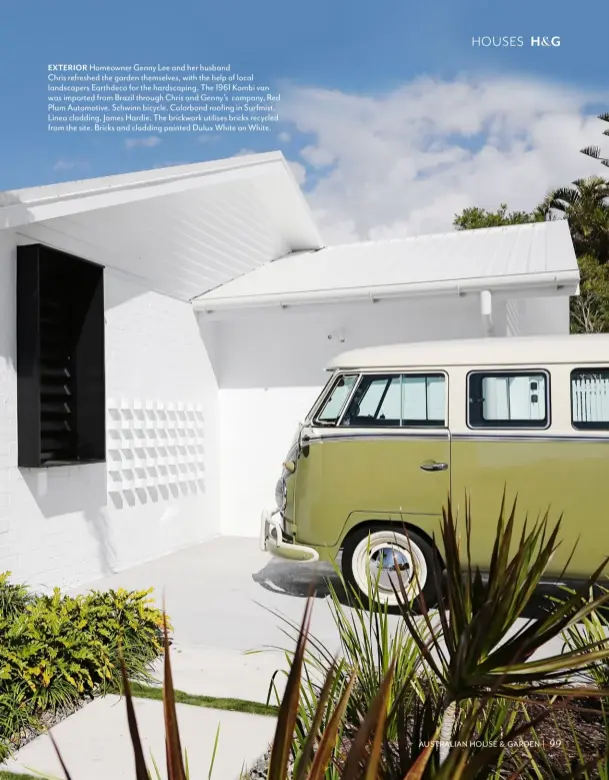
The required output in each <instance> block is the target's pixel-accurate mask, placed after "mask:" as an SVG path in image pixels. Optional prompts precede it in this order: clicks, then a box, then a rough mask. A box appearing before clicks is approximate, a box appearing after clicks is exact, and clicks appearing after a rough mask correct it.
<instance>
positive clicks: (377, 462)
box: [296, 373, 450, 548]
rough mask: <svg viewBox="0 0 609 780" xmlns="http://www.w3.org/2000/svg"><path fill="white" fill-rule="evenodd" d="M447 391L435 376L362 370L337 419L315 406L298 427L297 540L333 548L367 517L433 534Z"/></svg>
mask: <svg viewBox="0 0 609 780" xmlns="http://www.w3.org/2000/svg"><path fill="white" fill-rule="evenodd" d="M339 381H340V380H339ZM447 389H448V382H447V377H446V375H445V374H442V373H429V374H427V373H425V374H423V373H400V374H394V373H391V374H364V375H362V376H361V377H360V378H359V380H358V382H357V385H356V386H355V388H354V390H353V392H352V394H351V398H350V400H349V402H348V404H347V405H346V408H345V409H344V410H343V411H342V412H341V414H340V416H338V417H336V418H334V419H332V420H331V421H330V420H328V418H327V416H326V418H325V420H324V410H323V409H322V410H321V412H320V414H319V415H318V417H317V419H316V420H314V421H312V424H311V427H310V428H309V429H308V430H307V429H305V430H304V431H303V434H304V435H305V437H308V438H307V440H306V441H304V442H302V444H304V445H305V446H304V451H303V457H301V458H300V459H299V463H298V469H297V473H296V477H297V486H296V488H297V489H296V493H297V497H298V503H297V511H296V525H297V528H298V537H299V539H301V540H302V541H303V542H304V543H310V544H313V545H323V546H326V547H330V548H333V547H336V546H337V545H338V544H339V542H340V540H341V539H343V538H344V536H345V535H346V533H347V532H348V531H349V530H351V529H352V528H354V527H355V526H358V525H361V524H363V523H367V522H371V521H389V522H396V523H410V524H412V525H415V526H417V527H418V528H421V529H422V530H424V531H425V532H426V533H428V534H429V535H431V534H432V533H434V532H437V530H438V527H439V526H438V519H439V518H440V517H441V515H442V506H443V505H444V504H445V503H446V500H447V497H448V495H449V491H450V434H449V430H448V416H447V396H448V393H447Z"/></svg>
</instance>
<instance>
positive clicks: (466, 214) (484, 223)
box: [453, 203, 545, 230]
mask: <svg viewBox="0 0 609 780" xmlns="http://www.w3.org/2000/svg"><path fill="white" fill-rule="evenodd" d="M544 220H545V215H544V214H543V213H542V212H541V211H539V212H537V211H535V212H528V211H510V212H509V213H508V207H507V204H506V203H502V204H501V206H499V208H498V209H497V211H487V210H486V209H480V208H478V207H477V206H473V207H472V208H468V209H464V210H463V211H462V213H461V214H457V215H456V216H455V219H454V221H453V225H454V227H456V228H457V229H458V230H477V229H479V228H489V227H502V226H503V225H525V224H528V223H530V222H543V221H544Z"/></svg>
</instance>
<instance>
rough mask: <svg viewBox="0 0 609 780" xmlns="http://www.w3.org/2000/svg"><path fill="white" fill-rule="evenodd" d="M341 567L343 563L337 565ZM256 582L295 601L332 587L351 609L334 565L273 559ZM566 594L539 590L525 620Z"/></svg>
mask: <svg viewBox="0 0 609 780" xmlns="http://www.w3.org/2000/svg"><path fill="white" fill-rule="evenodd" d="M338 564H339V565H340V560H339V561H338ZM252 578H253V580H254V582H256V583H257V584H258V585H260V586H261V587H262V588H264V589H265V590H268V591H271V592H272V593H277V594H280V595H281V594H283V595H285V596H292V597H296V598H303V599H305V598H307V596H308V595H309V592H310V587H311V583H312V582H314V581H316V580H317V588H316V592H315V596H316V598H319V599H324V598H327V597H328V596H329V595H330V585H331V586H332V588H334V591H335V592H336V595H337V596H338V599H339V601H340V603H341V604H343V605H345V606H350V603H349V598H348V595H347V593H346V591H345V588H344V586H343V583H342V580H341V578H340V576H339V575H338V573H337V572H336V570H335V569H334V568H333V567H332V565H331V564H327V563H294V562H290V561H282V560H280V559H278V558H272V559H271V560H270V561H269V562H268V563H267V564H266V566H265V567H264V568H263V569H261V570H260V571H258V572H256V573H255V574H253V575H252ZM564 595H565V594H564V592H562V591H560V590H559V589H558V588H553V587H551V586H548V585H543V586H540V588H539V589H538V591H537V592H536V593H535V595H534V597H533V598H532V599H531V601H530V602H529V605H528V607H527V609H526V610H525V612H524V614H523V615H522V617H524V618H529V619H536V620H539V619H540V618H542V617H543V616H544V615H545V614H546V612H547V608H548V606H549V605H550V604H551V602H550V601H549V598H550V597H551V596H553V597H555V598H558V597H560V596H562V597H563V598H564Z"/></svg>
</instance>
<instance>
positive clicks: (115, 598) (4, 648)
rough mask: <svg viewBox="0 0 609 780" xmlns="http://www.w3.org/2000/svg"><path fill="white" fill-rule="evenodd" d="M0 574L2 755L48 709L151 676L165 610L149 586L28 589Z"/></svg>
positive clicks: (0, 756)
mask: <svg viewBox="0 0 609 780" xmlns="http://www.w3.org/2000/svg"><path fill="white" fill-rule="evenodd" d="M8 576H9V575H8V574H3V575H0V760H2V759H3V758H4V757H6V755H7V753H8V752H9V751H10V748H11V745H12V744H13V743H14V742H15V741H18V740H19V736H20V735H21V734H23V732H24V730H26V729H32V728H33V729H37V728H39V727H40V717H41V715H42V714H43V713H48V712H50V713H56V712H57V711H60V710H63V711H66V710H70V709H72V708H74V707H75V706H77V705H78V703H79V702H80V701H82V700H83V699H86V698H92V697H93V696H95V695H99V694H104V693H107V692H109V691H112V690H113V691H117V690H119V689H120V687H121V685H122V678H121V667H120V658H119V653H120V650H121V649H122V654H123V657H124V659H125V666H126V669H127V674H128V675H129V676H130V678H131V679H133V680H136V681H138V682H145V681H149V680H150V669H151V664H152V663H153V662H154V660H155V659H156V658H157V657H158V656H159V655H160V654H161V653H162V612H161V611H160V610H158V609H156V608H155V607H154V606H153V604H152V600H151V599H150V598H149V596H150V593H151V591H135V592H133V591H126V590H117V591H112V590H111V591H106V592H97V591H92V592H91V593H89V594H87V595H83V596H76V597H72V596H66V595H62V594H61V592H60V591H59V589H55V590H54V592H53V593H52V594H50V595H34V594H30V593H29V592H28V590H27V588H26V587H25V586H23V585H15V584H12V583H10V582H9V581H8Z"/></svg>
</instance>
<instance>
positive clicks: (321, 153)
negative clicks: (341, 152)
mask: <svg viewBox="0 0 609 780" xmlns="http://www.w3.org/2000/svg"><path fill="white" fill-rule="evenodd" d="M300 156H301V157H302V159H303V160H304V161H305V162H307V163H309V165H310V166H311V167H312V168H325V167H326V166H328V165H332V163H333V162H334V160H335V159H336V158H335V156H334V155H333V154H332V152H330V151H328V149H320V148H319V147H318V146H305V147H304V149H301V150H300Z"/></svg>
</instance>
